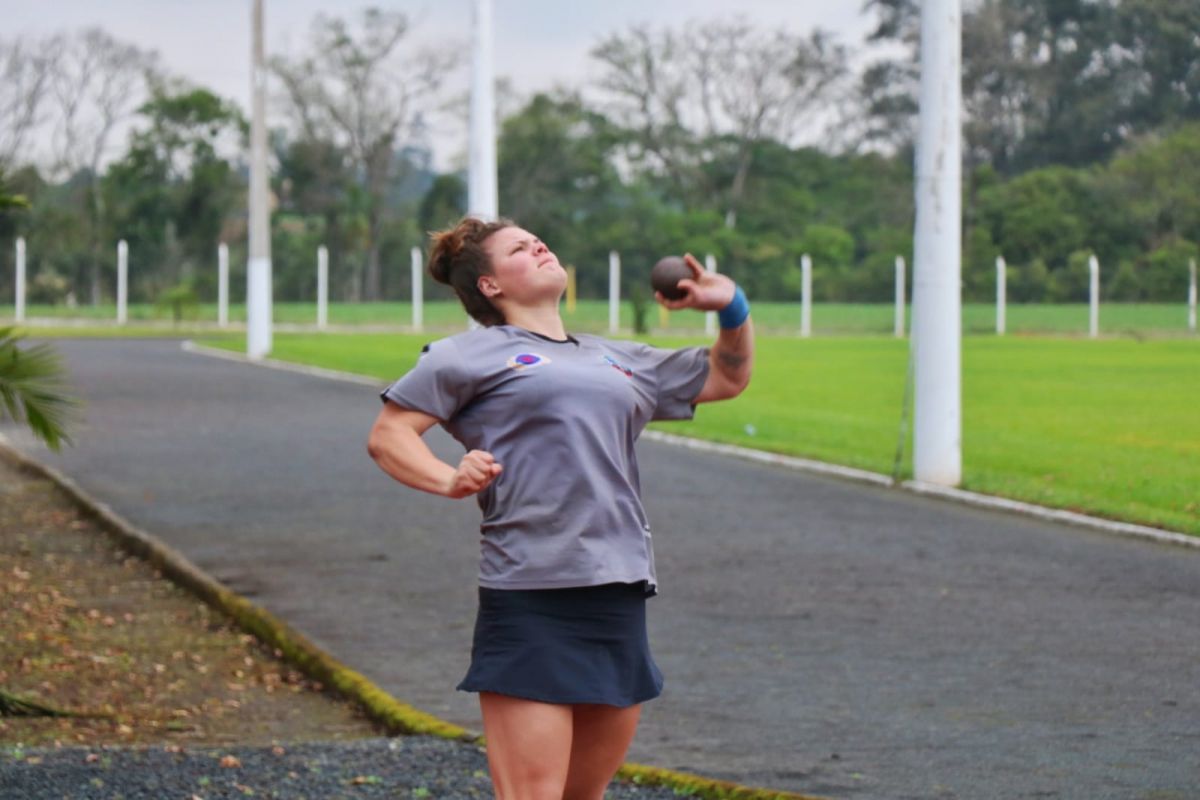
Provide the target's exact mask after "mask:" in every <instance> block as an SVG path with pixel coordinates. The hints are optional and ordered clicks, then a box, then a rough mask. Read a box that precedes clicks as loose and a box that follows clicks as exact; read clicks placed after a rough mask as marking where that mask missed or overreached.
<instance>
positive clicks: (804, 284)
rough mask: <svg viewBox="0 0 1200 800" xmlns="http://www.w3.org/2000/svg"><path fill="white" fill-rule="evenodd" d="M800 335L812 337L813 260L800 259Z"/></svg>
mask: <svg viewBox="0 0 1200 800" xmlns="http://www.w3.org/2000/svg"><path fill="white" fill-rule="evenodd" d="M800 335H801V336H803V337H805V338H808V337H809V336H812V258H811V257H810V256H809V255H808V253H805V254H804V255H803V256H801V257H800Z"/></svg>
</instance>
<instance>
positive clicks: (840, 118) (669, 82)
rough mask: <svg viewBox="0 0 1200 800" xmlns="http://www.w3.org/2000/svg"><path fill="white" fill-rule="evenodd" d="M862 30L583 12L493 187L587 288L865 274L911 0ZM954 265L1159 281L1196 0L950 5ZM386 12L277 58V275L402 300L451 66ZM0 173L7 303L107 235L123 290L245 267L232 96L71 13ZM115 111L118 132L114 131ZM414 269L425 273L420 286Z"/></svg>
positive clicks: (107, 264)
mask: <svg viewBox="0 0 1200 800" xmlns="http://www.w3.org/2000/svg"><path fill="white" fill-rule="evenodd" d="M863 13H864V14H869V15H871V18H872V20H873V21H874V29H873V32H872V35H871V40H872V42H873V43H875V44H877V45H887V46H886V47H882V46H880V47H875V46H872V47H871V48H869V49H867V50H865V51H862V52H855V51H854V50H853V48H851V47H850V46H849V45H848V44H846V43H844V42H840V41H839V40H838V39H837V38H836V37H835V36H833V35H832V34H830V33H828V32H826V31H821V30H815V31H810V32H807V33H803V34H800V33H794V32H791V31H787V30H780V29H770V30H768V29H765V28H763V27H762V26H759V25H756V24H754V23H753V22H750V21H747V20H745V19H736V18H735V19H712V20H699V21H693V22H689V23H684V24H681V25H678V26H675V27H666V28H651V27H647V26H634V27H631V28H629V29H626V30H621V31H615V32H611V33H609V34H607V35H604V36H601V37H598V38H597V40H596V41H595V43H594V45H593V47H592V50H591V57H592V59H593V63H594V66H595V67H596V75H597V78H596V79H595V81H594V82H592V83H590V84H588V85H585V86H577V87H563V88H559V89H556V90H555V91H552V92H548V93H542V94H537V95H534V96H532V97H521V96H519V95H517V94H516V93H515V92H514V91H513V90H512V88H511V87H510V86H507V85H501V86H500V91H499V96H500V97H501V98H502V102H501V104H500V105H501V107H502V114H501V119H500V125H499V142H498V145H499V149H498V153H499V173H500V175H499V179H500V180H499V186H500V209H501V212H502V213H503V214H505V215H506V216H510V217H512V218H514V219H516V220H517V221H518V222H519V223H520V224H522V225H524V226H526V227H528V228H530V229H532V230H534V231H536V232H538V234H539V235H540V236H541V237H542V238H543V239H544V240H545V241H547V242H549V243H550V244H551V246H552V247H554V249H555V250H556V251H557V252H558V253H559V255H560V258H562V259H563V261H564V262H566V263H573V264H575V265H577V266H578V267H579V271H578V274H579V291H580V295H581V296H584V297H587V296H594V297H599V296H604V295H605V294H606V292H607V270H606V265H607V254H608V252H609V251H610V250H617V251H619V252H621V253H622V256H623V262H624V264H625V265H626V269H625V280H626V281H627V289H628V290H629V291H631V292H637V291H642V288H641V287H643V285H644V283H645V275H646V274H647V273H648V271H649V266H650V265H651V264H653V263H654V262H655V261H656V260H657V259H658V258H659V257H660V256H661V255H663V254H665V253H671V252H679V251H681V250H684V249H687V250H691V251H692V252H695V253H712V254H713V255H714V256H716V258H717V260H718V262H719V264H720V269H721V270H722V271H723V272H727V273H730V274H732V275H733V276H734V277H735V278H736V279H737V280H739V281H740V282H742V283H743V284H744V285H745V286H746V287H747V290H748V291H749V292H750V293H751V294H752V295H753V296H755V297H760V298H763V299H777V300H790V299H796V298H798V296H799V291H800V266H799V265H800V258H801V256H802V255H803V254H805V253H808V254H810V255H811V256H812V258H813V262H814V273H815V274H814V293H815V297H816V299H818V300H843V301H874V300H885V299H888V298H890V296H891V292H892V280H893V278H892V275H893V273H892V269H893V266H892V265H893V261H894V258H895V256H896V255H904V256H906V257H909V256H910V254H911V251H912V221H913V214H914V207H913V189H912V181H913V174H912V164H913V151H914V141H913V139H914V131H915V111H916V78H917V75H916V57H917V44H918V43H917V27H918V24H917V23H918V3H917V2H916V0H868V2H866V3H865V5H864V8H863ZM963 28H964V32H963V36H964V46H963V76H962V77H963V96H964V106H965V123H964V124H965V127H964V133H965V145H966V146H965V165H964V166H965V169H964V187H963V193H964V197H963V200H964V202H963V209H964V229H963V230H964V241H963V288H964V296H965V298H966V299H968V300H984V299H987V298H989V297H991V296H992V292H993V291H994V275H995V271H994V270H995V267H994V264H995V259H996V257H997V256H998V255H1003V256H1004V257H1005V258H1006V260H1007V263H1008V265H1009V273H1010V274H1009V297H1010V298H1011V299H1012V300H1015V301H1018V302H1042V301H1072V300H1083V299H1085V298H1086V287H1087V266H1086V264H1087V258H1088V256H1089V255H1090V254H1091V253H1093V252H1094V253H1096V254H1097V255H1098V257H1099V258H1100V261H1101V267H1102V274H1103V280H1102V283H1103V287H1104V289H1103V290H1104V293H1105V295H1106V296H1107V297H1108V298H1110V299H1114V300H1161V301H1180V300H1181V298H1182V297H1183V296H1184V291H1185V289H1184V287H1185V284H1186V275H1187V263H1188V260H1189V259H1190V258H1194V257H1196V254H1197V245H1196V243H1197V242H1198V241H1200V194H1198V193H1197V192H1195V190H1194V187H1195V186H1197V185H1200V181H1198V179H1200V174H1198V173H1200V59H1198V58H1197V49H1196V47H1195V41H1194V36H1195V31H1197V30H1200V4H1198V3H1194V2H1188V3H1179V2H1172V1H1171V0H1053V2H1046V0H982V2H980V3H977V4H975V5H974V6H973V7H972V10H971V11H969V12H968V13H967V14H966V15H965V16H964V24H963ZM418 42H419V36H418V35H416V34H415V33H414V30H413V28H412V26H411V24H410V21H409V19H408V18H407V17H406V16H405V15H404V14H402V13H400V12H396V11H383V10H379V9H368V10H366V11H363V12H360V13H358V14H356V15H350V16H348V17H345V18H343V17H336V16H318V17H317V18H316V19H315V20H314V22H313V24H312V28H311V31H310V35H309V38H308V40H307V41H306V43H305V46H304V49H303V51H302V52H301V53H300V54H299V55H294V56H278V57H276V58H274V59H273V60H272V63H271V67H272V73H273V76H274V78H273V87H274V95H273V97H272V104H271V114H272V119H271V120H270V124H271V126H272V132H271V150H272V162H273V163H272V192H273V201H274V213H273V218H272V219H273V222H272V257H273V263H274V279H275V290H276V296H277V297H278V298H279V299H282V300H311V299H312V298H313V297H314V296H315V291H316V289H315V280H314V275H315V258H316V255H315V254H316V249H317V246H318V245H320V244H324V245H326V246H327V247H328V248H329V251H330V257H331V258H330V286H331V297H332V298H334V299H342V300H363V301H372V300H382V299H399V298H405V297H407V296H408V292H409V285H408V283H409V270H408V262H409V255H408V253H409V249H410V248H411V247H413V246H423V245H424V244H425V233H426V232H427V231H429V230H432V229H436V228H439V227H442V226H445V225H447V224H450V223H452V222H453V221H454V220H455V219H457V218H458V217H459V216H460V215H461V214H462V213H463V212H464V211H465V205H466V197H465V195H466V190H465V175H464V173H463V170H461V169H450V170H446V171H442V172H439V171H437V170H435V169H434V167H433V162H432V148H431V145H430V142H431V141H432V140H433V139H434V138H436V137H444V136H447V135H448V133H447V132H448V131H454V130H461V127H462V125H463V124H464V123H465V108H466V101H465V98H464V97H461V96H456V95H452V94H450V93H448V91H447V89H446V85H447V84H446V76H447V75H451V74H453V73H454V71H455V70H456V69H458V68H459V67H460V66H461V65H460V64H459V56H457V55H455V54H456V53H461V52H462V51H463V48H454V47H440V48H438V49H437V50H428V49H424V48H422V47H421V46H420V45H419V43H418ZM0 74H2V75H3V78H4V80H3V81H0V120H3V122H2V124H0V175H3V176H4V180H5V181H6V182H7V184H8V185H9V186H10V187H12V189H13V191H14V192H16V193H19V194H21V195H23V196H24V197H25V198H27V200H28V204H29V207H28V209H26V210H25V211H24V212H23V213H20V214H15V215H14V214H5V215H0V265H5V266H6V267H8V268H5V269H3V270H2V271H0V292H4V293H6V294H7V295H8V296H11V291H12V288H11V287H12V272H13V271H12V269H11V268H10V267H11V264H12V258H13V257H12V250H13V248H12V240H13V239H14V238H15V237H16V236H17V235H21V236H24V237H25V238H26V240H27V242H28V251H29V254H30V281H29V291H30V301H31V302H39V301H40V302H76V303H80V304H84V303H99V302H102V301H104V300H106V299H108V298H110V297H111V296H112V294H113V292H114V288H113V286H114V284H115V278H114V277H113V276H114V275H115V269H116V267H115V261H116V256H115V249H116V248H115V243H116V241H117V240H118V239H125V240H126V241H127V242H128V243H129V248H130V253H131V256H130V262H131V285H130V292H131V299H133V300H135V301H137V300H142V301H149V300H154V299H156V298H159V297H162V296H164V295H166V294H168V293H170V292H175V293H176V294H175V296H178V292H179V291H180V289H181V287H182V288H183V289H184V290H186V291H191V292H194V293H195V295H196V296H198V297H200V298H202V299H212V298H214V297H215V295H216V288H215V280H216V278H215V272H216V270H215V262H216V247H217V243H218V242H222V241H224V242H227V243H228V244H229V246H230V249H231V259H230V264H231V273H232V279H233V294H234V298H235V299H237V298H238V297H239V296H240V293H241V291H242V286H243V285H244V265H245V242H246V219H247V217H246V194H247V192H246V183H247V166H246V164H247V159H246V155H245V154H246V153H247V152H248V148H247V141H246V140H247V123H246V120H245V116H244V114H243V112H242V110H241V109H240V108H238V107H237V106H236V105H235V104H234V103H232V102H230V101H227V100H225V99H222V98H220V97H217V96H216V95H215V94H213V93H212V92H211V91H209V90H208V89H205V88H203V87H198V86H194V85H190V84H188V83H186V82H185V81H183V80H181V79H179V78H178V77H174V76H170V75H167V74H165V73H164V71H163V70H162V68H161V66H160V64H159V62H158V60H157V58H156V57H155V56H154V55H153V54H151V53H146V52H143V51H141V50H139V49H137V48H135V47H132V46H130V45H128V44H125V43H122V42H120V41H118V40H116V39H115V38H113V37H112V36H111V35H109V34H107V33H105V32H103V31H99V30H88V31H82V32H76V33H69V34H62V35H60V36H59V37H56V38H55V40H54V41H53V42H34V43H29V42H23V41H21V40H17V39H11V40H0ZM130 121H132V126H131V127H130V128H129V130H130V132H129V134H128V136H127V137H126V138H125V140H124V141H123V142H117V141H115V139H116V134H117V132H118V131H120V130H122V126H123V125H125V126H127V127H128V124H129V122H130ZM433 291H435V292H436V291H437V290H436V289H435V290H433Z"/></svg>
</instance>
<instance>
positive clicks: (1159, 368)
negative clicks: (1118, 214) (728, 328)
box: [203, 334, 1200, 535]
mask: <svg viewBox="0 0 1200 800" xmlns="http://www.w3.org/2000/svg"><path fill="white" fill-rule="evenodd" d="M432 338H436V335H433V334H427V335H419V336H418V335H411V334H336V335H334V334H322V335H306V334H279V335H277V336H276V337H275V347H274V351H273V353H272V357H273V358H277V359H280V360H284V361H292V362H297V363H303V364H310V365H314V366H320V367H325V368H328V369H336V370H341V371H345V372H353V373H358V374H362V375H370V376H373V377H375V378H378V379H379V380H380V381H381V382H382V381H388V380H392V379H394V378H396V377H398V376H399V375H401V374H403V373H404V372H405V371H406V370H408V369H409V368H411V366H412V365H413V364H414V363H415V361H416V356H417V354H418V353H419V352H420V348H421V346H422V345H423V344H424V343H425V342H427V341H429V340H430V339H432ZM650 341H652V342H653V343H655V344H660V345H663V346H672V347H673V346H681V345H686V344H696V343H703V340H701V339H695V338H665V337H651V338H650ZM203 343H204V344H209V345H212V346H215V347H223V348H225V349H228V350H234V351H236V350H239V349H240V347H241V341H240V339H232V338H210V339H205V340H203ZM907 358H908V343H907V342H906V341H903V340H895V339H891V338H886V337H869V338H868V337H857V338H849V337H847V338H821V339H807V340H802V339H795V338H791V337H769V336H763V337H760V338H759V343H758V352H757V355H756V365H755V377H754V380H753V382H752V384H751V386H750V389H749V390H747V392H746V393H745V394H743V395H742V396H741V397H739V398H737V399H736V400H732V401H729V402H725V403H716V404H713V405H711V406H706V407H704V408H702V409H701V410H700V411H699V412H698V413H697V415H696V419H695V420H694V421H691V422H687V423H667V424H665V425H662V426H661V427H662V429H663V430H667V431H670V432H672V433H676V434H680V435H684V436H694V437H697V438H701V439H707V440H711V441H718V442H726V443H730V444H737V445H742V446H746V447H753V448H757V449H762V450H768V451H772V452H778V453H784V454H787V455H795V456H802V457H806V458H815V459H818V460H822V461H827V462H831V463H836V464H845V465H848V466H853V467H858V468H861V469H867V470H871V471H873V472H882V473H885V474H890V473H891V472H892V468H893V461H894V458H895V452H896V446H897V441H898V438H899V437H898V434H899V425H900V417H901V408H902V404H903V396H904V383H905V375H906V365H907ZM1197 397H1200V342H1198V341H1195V340H1189V339H1144V340H1139V339H1100V340H1087V339H1069V338H1051V337H1007V338H996V337H990V336H989V337H982V336H981V337H966V338H965V339H964V345H963V464H964V470H963V488H966V489H970V490H973V491H978V492H983V493H986V494H994V495H998V496H1002V497H1010V498H1014V499H1018V500H1024V501H1027V502H1032V503H1038V504H1041V505H1047V506H1050V507H1054V508H1063V509H1068V510H1071V511H1077V512H1080V513H1086V514H1093V515H1097V516H1101V517H1106V518H1109V519H1116V520H1123V521H1128V522H1136V523H1140V524H1144V525H1149V526H1153V527H1158V528H1164V529H1168V530H1175V531H1180V532H1184V533H1189V534H1193V535H1200V501H1198V500H1197V498H1196V492H1195V487H1196V486H1197V485H1200V415H1197V414H1196V413H1195V398H1197ZM911 451H912V446H911V439H909V440H907V441H905V443H904V453H905V456H904V458H903V459H902V462H901V477H902V478H908V477H911V473H912V467H911Z"/></svg>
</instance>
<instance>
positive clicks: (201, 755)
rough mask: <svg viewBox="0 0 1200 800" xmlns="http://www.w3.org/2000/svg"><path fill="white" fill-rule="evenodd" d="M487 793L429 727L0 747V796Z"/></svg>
mask: <svg viewBox="0 0 1200 800" xmlns="http://www.w3.org/2000/svg"><path fill="white" fill-rule="evenodd" d="M491 796H492V788H491V781H490V780H489V779H488V775H487V760H486V757H485V756H484V753H483V751H482V750H481V749H480V748H479V747H476V746H474V745H469V744H463V743H461V742H452V741H448V740H445V739H436V738H433V737H428V736H406V737H401V738H395V739H383V738H374V739H360V740H357V741H352V742H320V743H306V744H290V745H285V746H276V747H223V748H195V749H192V748H186V749H185V748H179V747H173V746H168V747H165V748H164V747H140V748H131V747H104V748H81V747H65V748H60V749H54V748H38V749H31V750H23V749H19V748H12V747H8V748H5V750H4V751H3V754H2V755H0V797H3V798H6V799H8V798H12V800H17V798H21V800H24V799H25V798H36V799H37V800H41V799H42V798H47V799H49V798H64V799H65V800H114V798H122V800H164V798H179V799H180V800H223V799H224V798H238V799H239V800H240V799H242V798H246V797H259V798H287V800H308V799H311V800H318V799H319V800H339V799H340V798H347V800H349V798H354V800H367V799H368V798H383V797H387V798H431V799H434V798H436V800H477V799H478V798H489V797H491ZM677 797H678V795H676V794H675V792H674V791H672V790H671V789H666V788H662V787H646V786H637V785H634V784H622V783H613V784H612V786H611V787H610V789H609V791H608V793H607V794H606V798H607V800H634V799H635V798H636V800H676V798H677Z"/></svg>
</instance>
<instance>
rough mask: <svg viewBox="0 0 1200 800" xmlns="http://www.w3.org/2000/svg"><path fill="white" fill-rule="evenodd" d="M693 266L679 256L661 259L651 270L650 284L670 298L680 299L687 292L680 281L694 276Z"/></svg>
mask: <svg viewBox="0 0 1200 800" xmlns="http://www.w3.org/2000/svg"><path fill="white" fill-rule="evenodd" d="M692 277H694V276H693V275H692V270H691V268H690V267H689V266H688V265H687V262H685V261H684V260H683V259H682V258H680V257H679V256H667V257H666V258H661V259H659V261H658V263H657V264H655V265H654V269H652V270H650V285H651V286H653V287H654V290H655V291H657V292H661V293H662V296H663V297H665V298H667V299H668V300H678V299H679V298H681V297H683V296H684V295H685V294H686V292H684V291H683V290H682V289H680V288H679V285H678V284H679V282H680V281H681V280H683V279H684V278H692Z"/></svg>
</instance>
